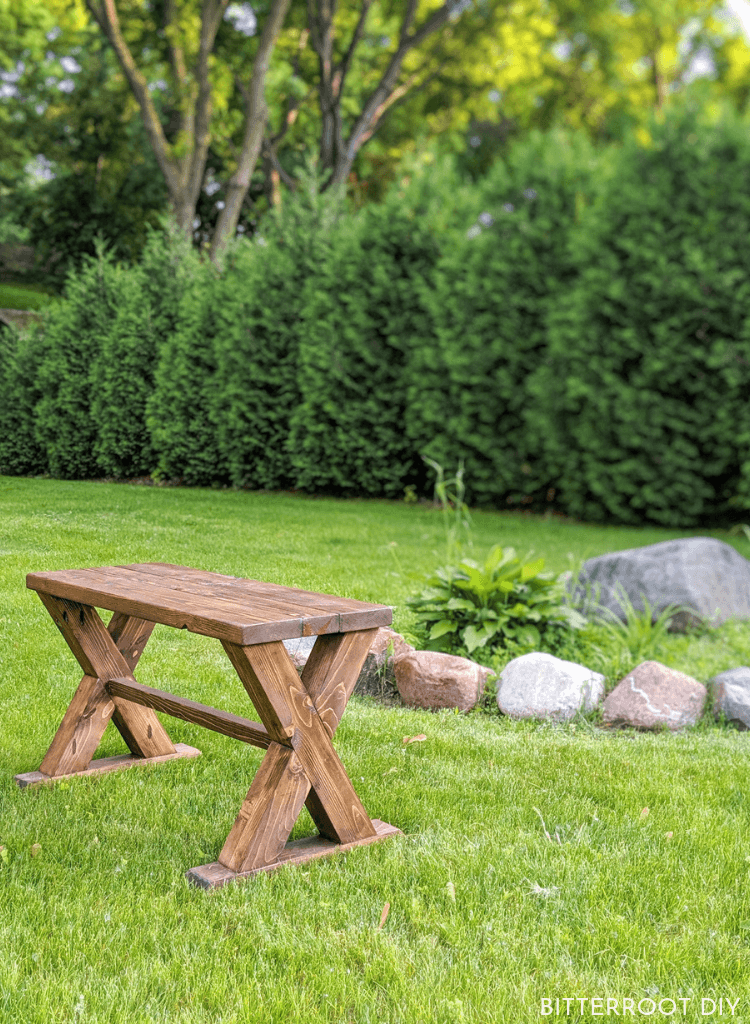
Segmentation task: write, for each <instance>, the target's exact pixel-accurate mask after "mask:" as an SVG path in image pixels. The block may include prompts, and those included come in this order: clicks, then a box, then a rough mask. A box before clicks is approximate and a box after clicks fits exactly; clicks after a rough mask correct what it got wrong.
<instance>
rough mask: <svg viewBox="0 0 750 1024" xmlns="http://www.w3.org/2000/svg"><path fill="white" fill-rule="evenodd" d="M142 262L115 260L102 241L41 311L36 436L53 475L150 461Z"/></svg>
mask: <svg viewBox="0 0 750 1024" xmlns="http://www.w3.org/2000/svg"><path fill="white" fill-rule="evenodd" d="M146 266H147V264H146V265H144V267H134V268H128V267H125V266H123V265H121V264H117V263H116V262H115V260H114V257H113V255H112V254H111V253H108V252H105V251H104V250H103V249H101V248H100V249H99V251H98V254H97V256H96V257H95V258H91V257H87V258H86V260H85V261H84V264H83V266H82V268H81V269H80V270H79V271H74V272H73V273H71V274H70V275H69V277H68V280H67V283H66V289H65V294H64V297H63V301H61V302H58V303H55V305H54V306H52V307H51V308H50V310H49V311H48V312H47V313H46V316H45V320H44V329H43V341H42V345H41V354H40V359H39V367H38V376H37V387H38V390H39V396H40V397H39V400H38V402H37V403H36V407H35V437H36V441H37V443H38V444H39V445H41V447H42V449H43V450H44V452H45V455H46V460H47V463H48V465H49V469H50V472H51V473H52V474H53V476H60V477H65V478H81V477H91V476H96V475H97V474H100V473H104V474H108V475H112V476H118V477H128V476H138V475H141V474H144V473H148V472H149V471H150V469H151V467H152V465H153V462H154V455H153V451H152V448H151V444H150V440H149V436H148V431H147V429H146V423H145V411H146V401H147V398H148V396H149V395H150V394H151V392H152V391H153V366H154V361H155V358H156V350H157V337H156V335H155V332H154V320H153V318H152V308H151V304H150V303H149V301H148V284H147V282H146V281H145V269H146ZM152 269H153V268H152Z"/></svg>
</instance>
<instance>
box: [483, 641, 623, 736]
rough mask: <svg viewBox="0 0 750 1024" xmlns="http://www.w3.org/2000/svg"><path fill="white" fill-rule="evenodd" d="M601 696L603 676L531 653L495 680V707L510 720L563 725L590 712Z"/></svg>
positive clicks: (550, 656) (506, 667)
mask: <svg viewBox="0 0 750 1024" xmlns="http://www.w3.org/2000/svg"><path fill="white" fill-rule="evenodd" d="M603 696H604V676H603V675H600V673H598V672H593V671H592V670H591V669H588V668H585V666H583V665H577V664H576V663H575V662H574V661H563V659H562V658H555V657H554V656H553V655H551V654H542V653H532V654H523V655H521V657H520V658H514V659H513V661H511V662H509V664H508V665H506V666H505V668H504V669H503V671H502V672H501V674H500V678H499V680H498V691H497V706H498V707H499V708H500V710H501V711H502V712H503V714H505V715H510V716H511V717H512V718H550V719H553V720H554V721H557V722H565V721H568V720H569V719H571V718H573V717H574V716H575V715H576V714H577V713H578V712H579V711H593V710H594V708H595V707H597V706H598V704H599V702H600V701H601V699H602V697H603Z"/></svg>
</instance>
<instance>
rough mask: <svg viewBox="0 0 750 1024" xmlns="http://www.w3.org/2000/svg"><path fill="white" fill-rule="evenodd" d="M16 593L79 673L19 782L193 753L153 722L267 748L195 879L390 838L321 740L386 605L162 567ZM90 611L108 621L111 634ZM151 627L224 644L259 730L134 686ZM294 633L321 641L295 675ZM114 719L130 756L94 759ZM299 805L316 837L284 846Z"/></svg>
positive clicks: (67, 575) (243, 873) (52, 581)
mask: <svg viewBox="0 0 750 1024" xmlns="http://www.w3.org/2000/svg"><path fill="white" fill-rule="evenodd" d="M26 585H27V586H28V587H29V588H30V589H31V590H35V591H37V593H38V594H39V597H40V598H41V600H42V603H43V604H44V606H45V607H46V608H47V610H48V611H49V613H50V615H51V616H52V618H53V620H54V622H55V624H56V625H57V627H58V629H59V630H60V632H61V633H62V635H63V636H64V637H65V640H66V641H67V643H68V645H69V647H70V649H71V651H72V652H73V654H74V655H75V657H76V659H77V660H78V663H79V664H80V666H81V668H82V669H83V672H84V676H83V679H82V680H81V683H80V685H79V687H78V689H77V690H76V692H75V694H74V696H73V699H72V700H71V702H70V705H69V707H68V709H67V711H66V713H65V716H64V717H63V720H62V723H61V725H60V727H59V729H58V730H57V733H56V735H55V737H54V739H53V740H52V743H51V745H50V747H49V750H48V751H47V753H46V754H45V756H44V759H43V760H42V763H41V766H40V768H39V771H35V772H27V773H25V774H21V775H17V776H16V777H15V778H16V781H17V782H18V783H19V785H21V786H29V785H35V784H40V783H49V782H54V781H56V780H59V779H63V778H69V777H71V776H77V775H92V774H97V773H102V772H109V771H113V770H117V769H122V768H130V767H131V766H133V765H136V764H156V763H161V762H163V761H169V760H172V759H174V758H180V757H196V756H198V755H199V754H200V751H199V750H197V749H195V748H194V747H190V746H187V745H186V744H182V743H178V744H173V743H172V741H171V740H170V738H169V736H168V734H167V732H166V731H165V729H164V727H163V726H162V724H161V722H160V721H159V719H158V718H157V717H156V714H155V711H161V712H164V713H166V714H168V715H173V716H175V717H177V718H181V719H183V720H185V721H188V722H193V723H195V724H197V725H200V726H202V727H203V728H205V729H212V730H214V731H216V732H220V733H223V734H224V735H226V736H231V737H233V738H234V739H238V740H242V741H243V742H245V743H249V744H251V745H252V746H256V747H262V748H265V750H266V755H265V757H264V759H263V761H262V763H261V765H260V767H259V769H258V771H257V772H256V774H255V777H254V779H253V781H252V784H251V786H250V789H249V792H248V794H247V797H246V798H245V801H244V803H243V804H242V807H241V808H240V811H239V814H238V815H237V819H236V821H235V823H234V826H233V827H232V829H231V831H230V833H229V835H228V837H227V840H226V842H225V843H224V846H223V848H222V850H221V853H220V854H219V857H218V860H217V861H215V862H214V863H211V864H204V865H202V866H201V867H196V868H192V869H191V870H190V871H188V872H187V877H188V878H189V879H190V880H191V881H192V882H195V883H196V884H198V885H202V886H204V887H207V888H208V887H211V886H219V885H224V884H225V883H226V882H228V881H231V880H233V879H237V878H245V877H247V876H249V875H253V874H255V873H257V872H258V871H271V870H273V869H274V868H278V867H281V866H282V865H284V864H290V863H298V862H300V861H307V860H310V859H312V858H315V857H322V856H326V855H327V854H330V853H334V852H336V850H344V849H350V848H352V847H354V846H359V845H362V844H365V843H372V842H377V841H378V840H380V839H385V838H386V837H388V836H392V835H396V834H399V829H397V828H394V827H393V826H392V825H388V824H385V823H384V822H381V821H378V820H374V821H371V820H370V818H369V817H368V815H367V812H366V811H365V809H364V807H363V806H362V803H361V801H360V799H359V797H358V796H357V794H356V793H355V791H354V787H353V786H352V783H351V781H350V779H349V777H348V775H347V773H346V770H345V769H344V766H343V765H342V763H341V761H340V760H339V757H338V755H337V754H336V752H335V750H334V748H333V744H332V742H331V741H332V738H333V735H334V733H335V731H336V728H337V726H338V724H339V722H340V721H341V716H342V715H343V713H344V709H345V707H346V704H347V702H348V700H349V697H350V696H351V693H352V690H353V689H354V686H355V684H356V681H357V678H358V676H359V673H360V670H361V668H362V665H363V663H364V660H365V658H366V656H367V652H368V651H369V649H370V645H371V643H372V640H373V637H374V635H375V633H376V631H377V628H378V627H379V626H385V625H389V624H390V622H391V610H390V608H387V607H385V606H384V605H377V604H367V603H365V602H363V601H355V600H351V599H349V598H341V597H334V596H331V595H328V594H315V593H310V592H308V591H305V590H297V589H295V588H293V587H282V586H277V585H275V584H272V583H261V582H259V581H257V580H247V579H238V578H236V577H234V576H222V575H219V574H218V573H212V572H203V571H200V570H197V569H188V568H185V567H183V566H178V565H165V564H162V563H147V564H142V565H122V566H105V567H103V568H93V569H73V570H69V571H64V572H39V573H31V574H29V575H28V576H27V578H26ZM96 608H105V609H109V610H110V611H112V612H114V614H113V616H112V618H111V620H110V622H109V625H108V626H105V625H104V622H103V621H102V619H101V618H100V616H99V614H98V612H97V611H96ZM155 623H163V624H165V625H167V626H173V627H175V628H177V629H187V630H189V631H191V632H193V633H201V634H203V635H204V636H210V637H215V638H216V639H217V640H220V641H221V643H222V645H223V647H224V650H225V651H226V653H227V655H228V657H229V660H230V661H231V663H232V665H233V666H234V668H235V670H236V671H237V674H238V675H239V677H240V679H241V681H242V683H243V685H244V687H245V689H246V691H247V693H248V695H249V697H250V700H251V701H252V703H253V704H254V706H255V708H256V711H257V714H258V715H259V717H260V719H261V721H260V722H252V721H248V720H247V719H245V718H241V717H240V716H238V715H232V714H229V713H227V712H225V711H221V710H219V709H217V708H213V707H210V706H208V705H204V704H199V703H198V702H197V701H193V700H186V699H185V698H184V697H179V696H176V695H175V694H172V693H166V692H164V691H162V690H157V689H154V688H152V687H150V686H143V685H142V684H140V683H138V682H136V680H135V678H134V675H133V672H134V670H135V667H136V665H137V663H138V660H139V659H140V657H141V655H142V654H143V649H144V647H145V645H146V643H147V641H148V639H149V637H150V635H151V632H152V630H153V628H154V625H155ZM301 636H315V637H316V638H317V639H316V640H315V644H314V646H313V648H312V652H311V654H310V657H309V659H308V661H307V663H306V665H305V667H304V669H303V671H302V675H301V677H300V675H299V674H298V673H297V670H296V669H295V667H294V665H293V663H292V661H291V658H290V657H289V654H288V652H287V650H286V647H285V646H284V644H283V642H282V641H284V640H290V639H293V638H295V637H301ZM110 719H111V720H112V721H113V722H114V724H115V726H116V727H117V728H118V729H119V731H120V733H121V734H122V736H123V739H124V740H125V742H126V743H127V745H128V747H129V749H130V751H131V754H130V755H123V756H119V757H109V758H103V759H100V760H96V761H93V760H92V757H93V755H94V753H95V751H96V749H97V747H98V746H99V743H100V741H101V738H102V735H103V733H104V730H105V729H106V727H107V724H108V722H109V721H110ZM303 804H305V805H306V806H307V809H308V810H309V812H310V814H311V816H312V818H313V821H314V822H315V824H316V826H317V828H318V832H319V835H317V836H313V837H311V838H308V839H301V840H297V841H295V842H287V840H288V838H289V834H290V832H291V830H292V828H293V826H294V823H295V822H296V820H297V817H298V815H299V813H300V811H301V809H302V805H303Z"/></svg>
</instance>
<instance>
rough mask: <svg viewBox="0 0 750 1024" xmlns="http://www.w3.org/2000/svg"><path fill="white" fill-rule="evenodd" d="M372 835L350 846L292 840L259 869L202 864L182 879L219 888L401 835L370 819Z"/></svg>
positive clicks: (317, 839)
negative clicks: (273, 858) (264, 872)
mask: <svg viewBox="0 0 750 1024" xmlns="http://www.w3.org/2000/svg"><path fill="white" fill-rule="evenodd" d="M372 824H373V826H374V828H375V831H374V834H373V835H371V836H369V837H368V838H366V839H360V840H358V841H357V842H354V843H343V844H342V843H335V842H330V841H329V840H328V839H324V838H322V837H321V836H310V837H308V838H306V839H295V840H294V841H293V842H291V843H287V844H286V845H285V847H284V849H283V850H282V851H281V852H280V853H279V856H278V857H277V858H276V860H275V861H273V862H271V863H268V864H263V865H261V866H258V867H255V868H250V869H248V870H244V871H233V870H232V869H231V868H228V867H227V866H226V865H225V864H222V863H221V861H214V862H213V863H212V864H203V865H201V867H197V868H191V869H190V871H188V872H187V873H186V878H187V880H188V881H189V882H192V883H193V885H198V886H200V887H201V888H203V889H214V888H220V887H221V886H222V885H226V884H227V882H236V881H241V880H242V879H243V878H251V877H252V876H253V875H257V874H259V872H261V871H275V870H276V869H277V868H281V867H284V866H285V865H287V864H304V863H306V862H308V861H311V860H317V859H318V858H319V857H330V856H332V854H335V853H347V852H348V851H349V850H353V849H354V848H355V847H356V846H367V845H369V844H370V843H377V842H379V841H380V840H382V839H389V838H390V837H391V836H400V835H403V833H402V832H401V830H400V829H398V828H395V827H394V826H393V825H388V824H387V823H386V822H384V821H378V819H377V818H376V819H374V820H373V823H372Z"/></svg>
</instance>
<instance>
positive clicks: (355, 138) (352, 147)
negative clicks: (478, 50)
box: [326, 0, 455, 186]
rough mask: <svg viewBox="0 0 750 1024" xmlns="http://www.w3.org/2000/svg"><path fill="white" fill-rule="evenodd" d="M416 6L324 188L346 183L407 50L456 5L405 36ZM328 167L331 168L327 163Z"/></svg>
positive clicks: (445, 7) (411, 2) (406, 18)
mask: <svg viewBox="0 0 750 1024" xmlns="http://www.w3.org/2000/svg"><path fill="white" fill-rule="evenodd" d="M415 3H416V0H409V6H408V8H407V11H406V14H405V15H404V20H403V22H402V25H401V32H400V35H399V44H398V49H397V50H396V52H395V53H394V54H393V56H392V57H391V59H390V62H389V64H388V67H387V68H386V70H385V72H384V73H383V76H382V78H381V79H380V82H379V83H378V84H377V86H376V87H375V89H374V90H373V92H372V94H371V95H370V97H369V99H368V100H367V101H366V103H365V105H364V107H363V109H362V112H361V113H360V115H359V117H358V118H357V120H356V121H355V123H354V127H353V128H352V130H351V133H350V135H349V139H348V141H347V143H346V146H345V147H344V146H343V145H342V146H341V148H340V149H339V150H338V159H337V161H336V165H335V166H334V168H333V174H332V175H331V178H330V180H329V181H328V182H327V183H326V186H328V185H332V184H335V183H337V182H341V181H344V180H346V177H347V175H348V173H349V170H350V168H351V165H352V163H353V162H354V158H355V156H356V155H357V153H358V152H359V149H360V148H361V146H362V145H363V143H364V142H365V141H366V140H367V139H368V138H370V137H371V136H372V134H373V132H374V130H375V126H376V125H377V120H378V118H379V117H380V116H382V112H383V111H384V110H385V109H387V106H385V104H387V101H388V97H389V96H390V95H391V93H392V92H393V90H394V89H395V87H396V81H397V80H398V76H399V74H400V73H401V66H402V64H403V62H404V57H405V56H406V54H407V53H408V52H409V50H412V49H414V47H416V46H419V44H420V43H421V42H422V41H423V40H424V39H426V38H427V37H428V36H429V35H431V34H432V33H433V32H436V31H437V30H438V29H440V28H442V27H443V25H444V24H445V23H446V22H447V21H448V19H449V18H450V17H451V14H452V12H453V9H454V6H455V5H454V4H453V3H446V4H444V5H443V6H442V7H440V8H439V9H438V10H437V11H434V12H433V13H432V14H431V15H430V17H429V18H428V19H427V20H426V21H425V22H424V23H423V24H422V25H421V26H420V27H419V28H418V29H416V31H414V32H413V33H411V35H410V34H409V33H408V28H409V26H410V24H411V20H412V19H413V17H414V6H415ZM379 112H380V113H379ZM329 166H331V165H330V164H329Z"/></svg>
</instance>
